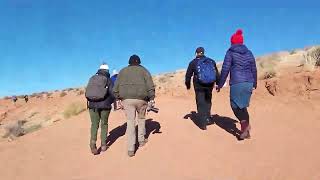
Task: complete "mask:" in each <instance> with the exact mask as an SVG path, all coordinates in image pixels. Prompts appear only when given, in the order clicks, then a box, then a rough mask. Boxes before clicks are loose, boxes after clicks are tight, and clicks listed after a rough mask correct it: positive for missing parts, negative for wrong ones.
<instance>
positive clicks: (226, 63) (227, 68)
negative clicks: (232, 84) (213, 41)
mask: <svg viewBox="0 0 320 180" xmlns="http://www.w3.org/2000/svg"><path fill="white" fill-rule="evenodd" d="M231 62H232V57H231V54H230V53H229V51H227V53H226V56H225V57H224V61H223V65H222V70H221V76H220V80H219V85H218V87H219V88H222V87H223V85H224V83H225V82H226V80H227V77H228V75H229V72H230V68H231Z"/></svg>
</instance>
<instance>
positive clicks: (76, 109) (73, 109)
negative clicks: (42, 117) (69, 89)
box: [63, 102, 86, 119]
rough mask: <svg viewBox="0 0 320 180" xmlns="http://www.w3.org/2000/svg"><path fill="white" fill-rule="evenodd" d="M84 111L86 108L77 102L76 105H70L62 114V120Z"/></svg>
mask: <svg viewBox="0 0 320 180" xmlns="http://www.w3.org/2000/svg"><path fill="white" fill-rule="evenodd" d="M85 110H86V107H85V105H84V104H82V103H80V102H77V103H72V104H70V105H69V106H68V107H67V108H66V109H65V110H64V112H63V116H64V118H66V119H68V118H70V117H72V116H76V115H78V114H80V113H82V112H83V111H85Z"/></svg>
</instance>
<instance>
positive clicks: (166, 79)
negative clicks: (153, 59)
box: [159, 77, 169, 83]
mask: <svg viewBox="0 0 320 180" xmlns="http://www.w3.org/2000/svg"><path fill="white" fill-rule="evenodd" d="M168 80H169V79H168V77H161V78H159V82H160V83H165V82H168Z"/></svg>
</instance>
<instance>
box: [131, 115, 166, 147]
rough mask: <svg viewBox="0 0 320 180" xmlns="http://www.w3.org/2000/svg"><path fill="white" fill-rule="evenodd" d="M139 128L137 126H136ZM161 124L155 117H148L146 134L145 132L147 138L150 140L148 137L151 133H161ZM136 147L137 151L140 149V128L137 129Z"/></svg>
mask: <svg viewBox="0 0 320 180" xmlns="http://www.w3.org/2000/svg"><path fill="white" fill-rule="evenodd" d="M136 128H137V127H136ZM160 129H161V125H160V123H159V122H158V121H155V120H153V119H147V120H146V134H145V136H144V137H145V139H146V140H147V141H148V138H149V137H150V135H151V134H161V133H162V132H161V131H160ZM136 133H137V134H136V137H137V139H136V147H135V152H137V151H138V150H139V142H138V130H137V129H136Z"/></svg>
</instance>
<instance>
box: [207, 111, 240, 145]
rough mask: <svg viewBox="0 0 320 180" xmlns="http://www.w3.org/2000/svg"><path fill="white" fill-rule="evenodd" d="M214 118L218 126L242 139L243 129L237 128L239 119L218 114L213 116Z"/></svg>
mask: <svg viewBox="0 0 320 180" xmlns="http://www.w3.org/2000/svg"><path fill="white" fill-rule="evenodd" d="M212 120H213V122H214V123H215V124H216V125H217V126H218V127H220V128H221V129H224V130H225V131H227V132H228V133H230V134H231V135H233V136H235V137H236V138H237V140H239V141H240V140H242V139H240V134H241V131H240V130H239V129H238V128H237V125H236V124H237V123H238V121H237V120H235V119H232V118H230V117H225V116H219V115H217V114H216V115H213V116H212Z"/></svg>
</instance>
